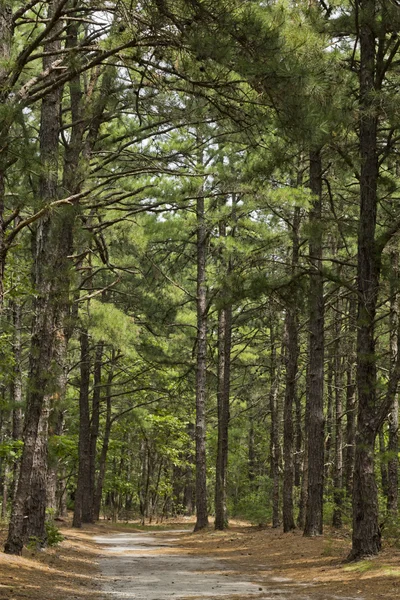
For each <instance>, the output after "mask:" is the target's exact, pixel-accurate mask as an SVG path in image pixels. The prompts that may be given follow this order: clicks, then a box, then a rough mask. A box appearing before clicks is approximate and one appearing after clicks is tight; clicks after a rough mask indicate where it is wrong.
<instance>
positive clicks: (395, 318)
mask: <svg viewBox="0 0 400 600" xmlns="http://www.w3.org/2000/svg"><path fill="white" fill-rule="evenodd" d="M390 259H391V266H392V279H391V290H390V291H391V294H390V298H391V300H390V353H391V366H390V369H391V373H392V372H393V370H394V369H395V365H396V361H397V358H398V355H399V345H400V336H399V327H400V321H399V258H398V252H397V251H396V250H392V251H391V253H390ZM391 404H392V405H391V407H390V411H389V415H388V422H389V441H388V453H389V460H388V487H387V508H388V511H389V512H390V513H392V514H393V515H397V512H398V502H399V457H398V452H399V397H398V393H397V390H396V393H395V394H394V397H393V400H392V403H391Z"/></svg>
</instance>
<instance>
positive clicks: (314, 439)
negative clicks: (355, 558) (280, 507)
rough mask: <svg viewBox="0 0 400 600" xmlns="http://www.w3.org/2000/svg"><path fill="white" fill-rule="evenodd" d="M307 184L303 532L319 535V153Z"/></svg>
mask: <svg viewBox="0 0 400 600" xmlns="http://www.w3.org/2000/svg"><path fill="white" fill-rule="evenodd" d="M310 188H311V191H312V193H313V194H314V197H315V200H314V206H313V208H312V210H311V212H310V227H311V238H310V244H309V248H310V263H311V267H312V271H313V272H312V274H311V275H310V307H309V309H310V325H309V329H310V341H309V354H310V358H309V361H310V362H309V372H308V381H309V383H308V396H307V410H306V428H307V454H308V493H307V504H306V520H305V527H304V535H306V536H315V535H321V534H322V529H323V522H322V513H323V493H324V413H323V405H324V402H323V400H324V282H323V275H322V271H321V259H322V230H321V212H322V165H321V153H320V152H319V151H314V152H311V153H310Z"/></svg>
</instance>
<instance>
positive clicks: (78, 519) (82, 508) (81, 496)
mask: <svg viewBox="0 0 400 600" xmlns="http://www.w3.org/2000/svg"><path fill="white" fill-rule="evenodd" d="M80 344H81V366H80V369H81V381H80V389H79V444H78V456H79V464H78V481H77V488H76V493H75V507H74V518H73V521H72V526H73V527H82V523H90V518H91V503H90V409H89V386H90V351H89V336H88V332H87V331H86V330H85V329H82V331H81V334H80Z"/></svg>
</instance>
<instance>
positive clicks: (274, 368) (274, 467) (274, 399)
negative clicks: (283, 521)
mask: <svg viewBox="0 0 400 600" xmlns="http://www.w3.org/2000/svg"><path fill="white" fill-rule="evenodd" d="M270 331H271V390H270V395H269V409H270V413H271V434H270V461H271V479H272V527H279V525H280V519H279V514H280V511H279V501H280V493H279V483H280V481H279V480H280V478H279V466H280V458H281V448H280V438H279V407H278V394H279V376H280V359H278V358H277V356H276V340H275V338H274V331H273V325H272V323H271V325H270Z"/></svg>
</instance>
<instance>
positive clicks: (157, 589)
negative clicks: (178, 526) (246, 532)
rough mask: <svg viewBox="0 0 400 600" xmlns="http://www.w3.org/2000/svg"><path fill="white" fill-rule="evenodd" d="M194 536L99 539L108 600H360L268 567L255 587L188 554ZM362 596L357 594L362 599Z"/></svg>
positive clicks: (212, 560) (223, 565)
mask: <svg viewBox="0 0 400 600" xmlns="http://www.w3.org/2000/svg"><path fill="white" fill-rule="evenodd" d="M188 535H190V534H188V532H187V531H186V532H180V531H176V530H175V531H164V532H162V533H136V532H135V533H132V534H130V533H120V534H112V535H103V536H97V537H95V538H94V540H95V542H96V544H99V545H101V546H102V549H103V550H102V555H101V558H100V560H99V568H100V571H101V573H102V580H101V587H102V589H103V591H104V592H105V594H106V598H107V600H108V599H109V598H110V599H111V598H116V599H119V598H121V599H124V600H169V599H172V598H201V600H214V599H222V598H224V599H225V600H226V599H228V598H236V599H239V598H240V600H242V599H244V598H249V599H254V600H256V599H257V600H289V599H290V600H292V599H294V598H295V599H296V600H316V599H317V598H318V600H325V599H326V600H355V597H354V596H352V597H350V596H346V597H345V596H342V595H341V596H338V595H335V594H329V593H328V594H326V593H324V594H320V593H319V592H318V591H316V590H315V593H313V592H314V590H312V587H313V584H312V583H308V582H307V583H305V582H296V581H294V580H292V579H290V578H287V577H280V576H276V575H274V574H273V572H270V573H268V569H266V570H265V566H264V567H263V568H264V577H263V583H262V584H261V583H254V579H253V581H251V577H250V576H248V575H245V574H243V573H241V572H240V571H239V570H238V569H237V568H235V567H233V565H232V564H229V562H228V561H227V560H223V559H222V560H221V558H220V557H218V558H216V557H210V556H208V557H207V556H195V555H193V554H191V553H188V550H187V548H185V546H184V544H185V541H186V540H187V539H188ZM171 536H173V537H171ZM232 567H233V568H232ZM257 580H258V581H260V577H259V576H258V577H257ZM362 598H363V596H361V595H357V599H358V600H362Z"/></svg>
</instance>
